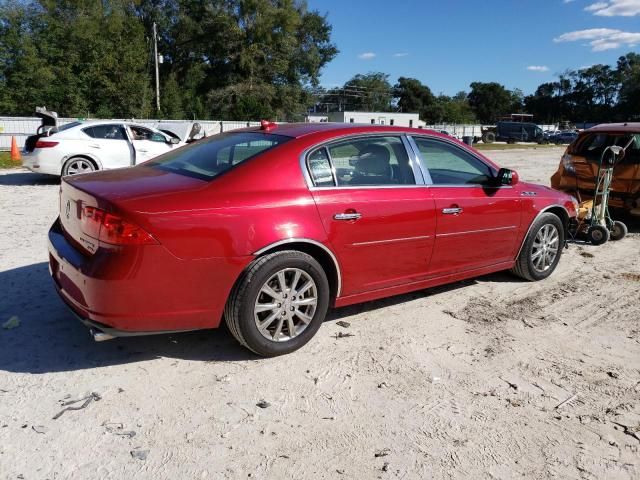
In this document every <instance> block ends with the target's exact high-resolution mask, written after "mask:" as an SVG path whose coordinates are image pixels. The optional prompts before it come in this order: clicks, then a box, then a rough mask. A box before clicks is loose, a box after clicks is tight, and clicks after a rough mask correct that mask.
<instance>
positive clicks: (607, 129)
mask: <svg viewBox="0 0 640 480" xmlns="http://www.w3.org/2000/svg"><path fill="white" fill-rule="evenodd" d="M611 146H619V147H622V151H621V153H620V155H618V156H617V158H616V159H615V165H614V167H613V180H612V182H611V191H610V194H609V207H612V208H617V209H621V210H625V211H626V212H628V213H630V214H631V215H635V216H640V123H630V122H629V123H611V124H602V125H597V126H595V127H592V128H590V129H588V130H584V131H583V132H582V133H580V135H579V136H578V138H577V139H576V140H575V141H574V142H573V143H572V144H571V145H569V146H568V147H567V150H566V151H565V153H564V155H563V156H562V159H561V160H560V165H559V166H558V170H557V171H556V172H555V173H554V174H553V176H552V177H551V186H552V187H553V188H555V189H557V190H562V191H564V192H568V193H571V194H572V195H575V196H576V197H578V199H579V200H580V201H581V202H582V201H586V200H591V199H592V198H593V194H594V191H595V184H596V176H597V174H598V165H599V163H600V159H601V157H602V155H603V152H605V150H606V152H605V155H612V152H611V149H610V148H609V147H611Z"/></svg>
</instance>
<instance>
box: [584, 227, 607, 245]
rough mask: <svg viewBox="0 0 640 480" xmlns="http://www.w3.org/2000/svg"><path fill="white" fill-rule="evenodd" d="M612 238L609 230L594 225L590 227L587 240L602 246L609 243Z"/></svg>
mask: <svg viewBox="0 0 640 480" xmlns="http://www.w3.org/2000/svg"><path fill="white" fill-rule="evenodd" d="M610 236H611V234H610V233H609V229H608V228H607V227H603V226H602V225H594V226H592V227H589V230H587V239H588V240H589V241H590V242H591V243H592V244H593V245H602V244H603V243H607V242H608V241H609V238H610Z"/></svg>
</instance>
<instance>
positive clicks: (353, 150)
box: [328, 137, 416, 186]
mask: <svg viewBox="0 0 640 480" xmlns="http://www.w3.org/2000/svg"><path fill="white" fill-rule="evenodd" d="M328 150H329V157H330V160H331V162H332V164H333V168H334V169H335V173H336V181H337V183H338V186H360V185H362V186H364V185H415V183H416V180H415V177H414V175H413V170H412V169H411V164H410V162H409V156H408V155H407V151H406V149H405V148H404V145H403V143H402V140H401V139H400V137H369V138H366V137H365V138H357V139H352V140H348V141H343V142H340V143H335V144H333V145H330V146H329V147H328Z"/></svg>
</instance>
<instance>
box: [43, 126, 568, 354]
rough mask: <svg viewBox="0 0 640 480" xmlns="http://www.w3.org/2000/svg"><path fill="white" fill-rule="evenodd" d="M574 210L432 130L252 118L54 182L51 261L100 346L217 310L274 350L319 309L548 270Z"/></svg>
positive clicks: (246, 337)
mask: <svg viewBox="0 0 640 480" xmlns="http://www.w3.org/2000/svg"><path fill="white" fill-rule="evenodd" d="M575 209H576V205H575V199H572V197H570V196H569V195H567V194H565V193H561V192H558V191H555V190H551V189H549V188H547V187H543V186H539V185H533V184H529V183H525V182H520V181H519V179H518V174H517V173H516V172H514V171H512V170H508V169H505V168H499V167H498V166H497V165H496V164H494V163H493V162H491V161H490V160H489V159H487V158H486V157H484V156H483V155H481V154H480V153H479V152H477V151H475V150H473V149H472V148H470V147H467V146H465V145H463V144H462V143H460V142H459V141H457V140H455V139H452V138H450V137H447V136H445V135H442V134H439V133H436V132H431V131H428V130H420V129H412V128H403V127H391V126H382V125H371V126H367V125H364V126H363V125H352V124H335V123H304V124H287V125H275V124H273V123H268V122H264V123H263V125H262V127H258V128H248V129H243V130H236V131H233V132H229V133H223V134H219V135H215V136H212V137H209V138H207V139H204V140H200V141H198V142H195V143H193V144H191V145H188V146H185V147H183V148H180V149H179V150H175V151H172V152H169V153H167V154H165V155H163V156H161V157H158V158H157V159H155V160H151V161H149V162H146V163H143V164H141V165H137V166H135V167H133V168H127V169H119V170H112V171H105V172H96V173H92V174H88V175H78V176H69V177H64V178H63V179H62V182H61V189H60V210H61V211H60V216H59V218H58V219H57V220H56V222H55V223H54V224H53V226H52V227H51V230H50V232H49V252H50V271H51V274H52V276H53V279H54V282H55V285H56V287H57V290H58V292H59V294H60V296H61V297H62V299H63V300H64V301H65V302H66V303H67V305H68V306H69V307H70V308H71V310H72V311H73V312H75V314H76V315H77V316H78V317H79V318H80V319H81V320H82V321H83V322H84V323H85V325H87V326H88V327H89V328H90V329H91V331H92V333H93V335H94V338H95V339H96V340H104V339H109V338H113V337H114V336H126V335H143V334H150V333H160V332H172V331H183V330H195V329H202V328H216V327H218V326H219V325H220V324H221V322H222V321H223V318H224V320H225V321H226V324H227V325H228V327H229V330H230V331H231V333H232V334H233V335H234V336H235V337H236V339H237V340H238V341H239V342H240V343H241V344H243V345H245V346H246V347H248V348H249V349H251V350H252V351H253V352H255V353H257V354H260V355H265V356H273V355H279V354H284V353H288V352H292V351H294V350H296V349H298V348H300V347H301V346H303V345H304V344H305V343H307V342H308V341H309V340H310V339H311V337H313V335H314V334H315V333H316V331H317V330H318V329H319V328H320V325H321V324H322V321H323V320H324V318H325V314H326V312H327V309H328V308H329V307H341V306H345V305H350V304H355V303H359V302H365V301H369V300H374V299H378V298H382V297H387V296H390V295H397V294H401V293H405V292H410V291H413V290H420V289H424V288H428V287H432V286H435V285H441V284H444V283H449V282H455V281H459V280H462V279H466V278H471V277H476V276H478V275H484V274H487V273H491V272H496V271H500V270H511V271H512V272H514V273H515V274H516V275H518V276H519V277H521V278H524V279H526V280H530V281H533V280H542V279H544V278H546V277H548V276H549V275H550V274H551V273H552V272H553V271H554V269H555V268H556V266H557V264H558V261H559V260H560V256H561V253H562V249H563V247H564V242H565V238H566V233H565V232H566V228H567V224H568V222H569V220H570V219H571V218H573V217H574V216H575V214H576V210H575Z"/></svg>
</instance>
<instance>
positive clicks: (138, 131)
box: [129, 126, 167, 143]
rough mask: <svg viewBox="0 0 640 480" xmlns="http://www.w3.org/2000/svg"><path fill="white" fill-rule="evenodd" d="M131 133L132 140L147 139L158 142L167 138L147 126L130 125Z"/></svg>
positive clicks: (162, 141) (163, 141)
mask: <svg viewBox="0 0 640 480" xmlns="http://www.w3.org/2000/svg"><path fill="white" fill-rule="evenodd" d="M129 128H131V133H133V139H134V140H149V141H151V142H159V143H165V142H166V141H167V139H166V138H165V137H164V135H162V134H160V133H158V132H154V131H153V130H149V129H148V128H143V127H138V126H131V127H129Z"/></svg>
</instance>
